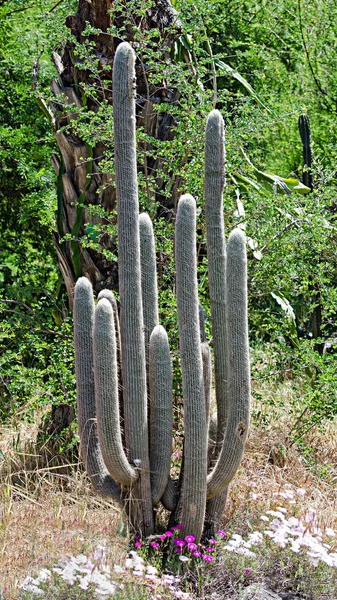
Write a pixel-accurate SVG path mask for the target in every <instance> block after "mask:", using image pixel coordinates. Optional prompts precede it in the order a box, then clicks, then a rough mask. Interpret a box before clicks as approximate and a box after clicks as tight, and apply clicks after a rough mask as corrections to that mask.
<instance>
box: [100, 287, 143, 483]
mask: <svg viewBox="0 0 337 600" xmlns="http://www.w3.org/2000/svg"><path fill="white" fill-rule="evenodd" d="M94 375H95V393H96V414H97V431H98V440H99V444H100V448H101V452H102V456H103V460H104V462H105V465H106V467H107V469H108V471H109V473H110V475H111V476H112V477H113V478H114V479H115V480H116V481H117V482H118V483H120V484H121V485H124V486H131V485H132V484H133V483H134V482H135V481H136V480H137V479H138V476H139V472H138V471H137V470H136V469H135V468H134V467H132V466H131V465H130V464H129V462H128V460H127V458H126V456H125V452H124V449H123V443H122V436H121V428H120V417H119V402H118V372H117V353H116V335H115V325H114V315H113V310H112V306H111V303H110V302H109V300H108V299H107V298H103V299H101V300H100V302H99V303H98V304H97V306H96V309H95V317H94Z"/></svg>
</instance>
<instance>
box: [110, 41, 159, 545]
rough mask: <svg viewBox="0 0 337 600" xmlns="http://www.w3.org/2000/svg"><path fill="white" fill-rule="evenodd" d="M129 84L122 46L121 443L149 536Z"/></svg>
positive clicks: (118, 86)
mask: <svg viewBox="0 0 337 600" xmlns="http://www.w3.org/2000/svg"><path fill="white" fill-rule="evenodd" d="M134 80H135V55H134V52H133V50H132V48H131V46H130V45H129V44H128V43H127V42H123V43H121V44H120V45H119V46H118V48H117V51H116V55H115V60H114V65H113V106H114V143H115V171H116V195H117V213H118V260H119V291H120V323H121V340H122V355H123V365H122V369H123V386H124V420H125V440H126V447H127V450H128V451H129V453H130V461H131V462H133V461H137V465H139V469H140V478H139V481H137V483H136V485H135V487H134V490H133V492H134V496H133V498H132V501H131V505H130V517H131V520H132V522H133V526H134V527H135V528H136V529H138V530H139V531H141V532H142V534H143V535H145V536H148V535H151V534H153V531H154V521H153V511H152V499H151V486H150V461H149V450H148V422H147V392H146V362H145V345H144V330H143V310H142V292H141V268H140V243H139V224H138V187H137V162H136V113H135V99H134Z"/></svg>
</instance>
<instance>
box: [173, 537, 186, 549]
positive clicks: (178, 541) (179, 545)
mask: <svg viewBox="0 0 337 600" xmlns="http://www.w3.org/2000/svg"><path fill="white" fill-rule="evenodd" d="M174 545H175V546H178V548H182V547H183V546H185V542H184V540H182V539H180V538H177V539H176V540H174Z"/></svg>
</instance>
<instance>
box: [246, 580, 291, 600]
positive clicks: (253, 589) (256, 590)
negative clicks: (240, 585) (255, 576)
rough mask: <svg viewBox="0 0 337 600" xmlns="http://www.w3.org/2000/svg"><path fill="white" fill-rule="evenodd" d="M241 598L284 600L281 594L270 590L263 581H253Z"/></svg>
mask: <svg viewBox="0 0 337 600" xmlns="http://www.w3.org/2000/svg"><path fill="white" fill-rule="evenodd" d="M240 599H241V600H282V599H281V596H279V595H278V594H275V592H272V591H271V590H268V589H267V588H266V587H264V585H263V584H262V583H252V584H251V585H249V586H248V587H246V588H245V589H244V590H243V592H242V595H241V596H240Z"/></svg>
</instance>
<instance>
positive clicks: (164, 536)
mask: <svg viewBox="0 0 337 600" xmlns="http://www.w3.org/2000/svg"><path fill="white" fill-rule="evenodd" d="M169 533H171V532H169ZM171 535H172V534H171ZM165 538H166V534H165V533H162V534H161V535H158V539H159V540H162V541H163V540H164V539H165Z"/></svg>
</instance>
